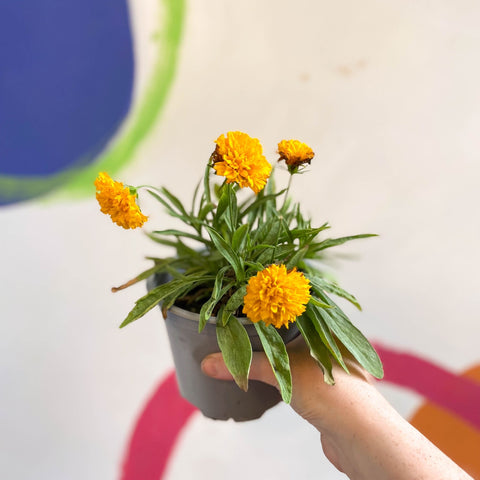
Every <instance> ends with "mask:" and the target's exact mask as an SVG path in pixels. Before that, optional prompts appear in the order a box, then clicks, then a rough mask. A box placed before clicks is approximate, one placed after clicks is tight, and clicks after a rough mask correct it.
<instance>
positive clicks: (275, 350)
mask: <svg viewBox="0 0 480 480" xmlns="http://www.w3.org/2000/svg"><path fill="white" fill-rule="evenodd" d="M254 325H255V329H256V330H257V333H258V336H259V337H260V341H261V342H262V346H263V349H264V350H265V354H266V355H267V358H268V361H269V362H270V365H271V366H272V369H273V373H274V374H275V377H276V379H277V382H278V385H279V387H280V393H281V395H282V399H283V401H284V402H285V403H290V402H291V400H292V374H291V372H290V362H289V359H288V353H287V349H286V347H285V344H284V343H283V339H282V337H281V336H280V334H279V333H278V332H277V330H276V329H275V327H274V326H273V325H269V326H268V327H267V326H266V325H265V323H264V322H256V323H254Z"/></svg>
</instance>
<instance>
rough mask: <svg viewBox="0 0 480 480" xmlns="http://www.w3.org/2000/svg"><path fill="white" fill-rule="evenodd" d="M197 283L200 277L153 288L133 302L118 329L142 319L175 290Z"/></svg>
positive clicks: (174, 281) (173, 281)
mask: <svg viewBox="0 0 480 480" xmlns="http://www.w3.org/2000/svg"><path fill="white" fill-rule="evenodd" d="M198 281H201V276H199V275H196V276H195V277H193V278H190V279H180V280H172V281H170V282H168V283H164V284H163V285H159V286H158V287H155V288H153V289H152V290H150V292H148V293H147V294H146V295H144V296H143V297H142V298H140V299H138V300H137V301H136V302H135V307H133V309H132V310H131V311H130V313H129V314H128V316H127V318H125V320H124V321H123V322H122V323H121V324H120V328H123V327H125V326H126V325H128V324H129V323H132V322H133V321H135V320H138V319H139V318H140V317H143V315H145V314H146V313H147V312H148V311H150V310H151V309H152V308H153V307H155V306H156V305H158V304H159V303H160V302H161V301H162V300H163V299H164V298H166V297H168V296H170V295H173V294H174V293H175V292H176V291H177V290H181V289H183V288H184V287H185V286H187V284H192V283H195V282H198Z"/></svg>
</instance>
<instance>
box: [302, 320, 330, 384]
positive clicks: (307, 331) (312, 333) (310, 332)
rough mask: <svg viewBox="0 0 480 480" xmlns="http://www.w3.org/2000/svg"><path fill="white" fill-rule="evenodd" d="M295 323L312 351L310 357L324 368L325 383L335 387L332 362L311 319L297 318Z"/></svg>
mask: <svg viewBox="0 0 480 480" xmlns="http://www.w3.org/2000/svg"><path fill="white" fill-rule="evenodd" d="M295 323H296V325H297V327H298V329H299V330H300V333H301V334H302V336H303V338H304V339H305V341H306V343H307V345H308V348H309V349H310V355H311V356H312V357H313V358H314V359H315V360H316V361H317V362H318V363H319V364H320V366H321V367H322V371H323V379H324V380H325V383H327V384H328V385H334V384H335V380H334V378H333V374H332V361H331V360H330V356H329V354H328V350H327V348H326V346H325V345H324V343H323V341H322V339H321V337H320V336H319V334H318V332H317V330H316V328H315V326H314V325H313V323H312V321H311V319H310V318H309V317H308V316H307V315H302V316H300V317H298V318H297V321H296V322H295Z"/></svg>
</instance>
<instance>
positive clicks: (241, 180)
mask: <svg viewBox="0 0 480 480" xmlns="http://www.w3.org/2000/svg"><path fill="white" fill-rule="evenodd" d="M215 143H216V144H217V147H216V149H215V151H214V152H213V155H212V159H213V162H214V164H213V167H214V168H215V171H216V173H217V175H222V176H224V177H225V178H226V179H227V183H233V182H235V183H237V184H238V185H239V186H240V187H241V188H244V187H250V188H251V189H252V190H253V191H254V192H255V193H258V192H260V191H261V190H262V189H263V188H264V187H265V185H266V183H267V179H268V177H269V176H270V173H271V171H272V166H271V165H270V163H268V161H267V159H266V158H265V157H264V155H263V153H262V145H261V144H260V142H259V141H258V140H257V139H256V138H251V137H250V136H249V135H247V134H246V133H243V132H228V133H227V134H226V136H224V135H220V136H219V137H218V138H217V140H216V141H215Z"/></svg>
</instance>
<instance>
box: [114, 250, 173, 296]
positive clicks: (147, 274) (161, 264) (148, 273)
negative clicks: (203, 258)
mask: <svg viewBox="0 0 480 480" xmlns="http://www.w3.org/2000/svg"><path fill="white" fill-rule="evenodd" d="M174 261H175V259H174V258H166V259H162V260H160V261H158V262H156V263H155V265H154V266H153V267H152V268H149V269H148V270H145V271H143V272H142V273H140V274H139V275H137V276H136V277H135V278H132V279H131V280H129V281H128V282H126V283H124V284H123V285H120V286H118V287H112V292H118V291H119V290H123V289H124V288H127V287H130V286H131V285H134V284H135V283H138V282H141V281H142V280H146V279H147V278H150V277H151V276H152V275H154V274H155V273H157V272H160V271H162V270H164V269H165V267H166V266H167V265H168V264H170V263H172V262H174Z"/></svg>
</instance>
